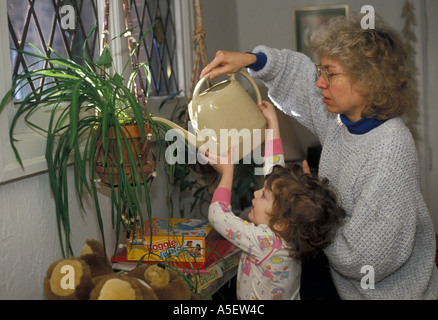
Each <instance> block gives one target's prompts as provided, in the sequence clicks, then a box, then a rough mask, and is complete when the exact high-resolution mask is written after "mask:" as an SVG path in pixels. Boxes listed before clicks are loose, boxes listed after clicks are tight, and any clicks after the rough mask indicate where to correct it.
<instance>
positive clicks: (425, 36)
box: [202, 0, 438, 233]
mask: <svg viewBox="0 0 438 320" xmlns="http://www.w3.org/2000/svg"><path fill="white" fill-rule="evenodd" d="M404 2H405V1H404V0H387V1H380V0H344V1H336V0H294V1H291V0H269V1H267V0H221V1H217V0H204V1H203V2H202V9H203V12H202V13H203V19H204V27H205V30H206V38H205V46H206V54H207V60H208V61H211V60H212V59H213V58H214V54H215V52H216V51H217V50H218V49H224V50H232V51H242V52H246V51H251V50H252V49H253V48H254V47H255V46H257V45H259V44H264V45H267V46H271V47H275V48H287V49H294V43H295V40H294V26H293V21H292V10H293V9H294V8H303V7H312V6H327V5H335V4H348V5H349V9H350V12H353V11H355V12H358V11H360V9H361V8H362V6H364V5H372V6H373V7H374V9H375V12H376V13H377V14H378V15H380V16H381V17H382V18H383V19H384V20H385V21H387V22H388V23H389V24H390V25H392V26H393V27H394V28H396V29H397V30H399V31H401V30H402V28H403V26H404V23H405V21H404V19H402V18H401V11H402V7H403V4H404ZM412 3H413V4H414V6H415V13H416V16H417V27H416V30H415V31H416V36H417V39H418V42H417V47H416V48H415V49H416V52H417V57H416V65H417V68H418V70H419V74H418V76H417V80H418V83H419V93H420V95H421V98H420V105H419V110H420V116H419V119H418V132H419V135H420V139H419V140H418V141H417V147H418V151H419V156H420V165H421V169H422V181H421V182H422V188H423V194H424V197H425V199H426V202H427V204H428V207H429V210H430V212H431V215H432V218H433V219H434V223H435V229H436V230H437V233H438V201H437V200H436V198H437V197H436V190H438V132H437V130H438V127H437V126H436V125H435V122H436V121H437V120H438V109H437V108H436V107H435V105H436V101H438V97H437V94H438V92H437V90H436V89H437V85H436V84H437V83H438V79H437V78H438V70H437V68H438V67H437V56H438V47H437V42H436V32H437V30H438V25H437V24H438V22H437V19H436V16H438V1H436V0H413V1H412ZM425 15H427V19H425V18H426V16H425ZM282 121H283V122H284V124H285V126H283V127H282V128H281V130H282V133H283V135H285V133H287V134H288V135H296V137H297V139H298V140H299V143H300V144H301V146H302V148H303V149H304V151H306V150H307V147H308V146H310V145H312V144H314V143H316V142H317V140H316V138H315V137H314V136H313V135H312V134H311V133H309V132H308V131H307V130H306V129H305V128H303V127H302V126H301V125H300V124H299V123H297V122H296V121H295V120H293V119H291V118H289V117H288V119H286V120H285V119H282ZM287 124H289V125H287ZM291 128H292V129H291Z"/></svg>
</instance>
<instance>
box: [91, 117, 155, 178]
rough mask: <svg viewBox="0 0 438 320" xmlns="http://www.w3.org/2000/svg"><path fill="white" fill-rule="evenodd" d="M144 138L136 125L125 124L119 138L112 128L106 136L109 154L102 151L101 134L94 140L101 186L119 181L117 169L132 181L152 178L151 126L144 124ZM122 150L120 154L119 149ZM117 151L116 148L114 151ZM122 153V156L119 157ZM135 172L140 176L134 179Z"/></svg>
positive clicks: (153, 159)
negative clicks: (95, 141)
mask: <svg viewBox="0 0 438 320" xmlns="http://www.w3.org/2000/svg"><path fill="white" fill-rule="evenodd" d="M144 128H145V133H146V137H143V138H142V136H141V132H140V130H139V127H138V125H128V126H123V127H121V129H122V130H121V132H120V134H119V137H116V134H115V132H114V130H111V131H110V133H109V135H108V154H107V155H106V154H105V150H104V149H105V148H104V144H103V142H102V139H101V136H99V138H98V141H97V149H96V162H95V172H96V174H97V176H98V178H99V179H100V180H99V182H100V183H101V184H103V185H106V186H110V185H111V181H113V185H114V186H117V185H118V183H119V178H118V175H119V170H120V169H121V170H123V171H124V172H123V174H126V176H127V177H128V179H129V182H130V183H131V184H132V183H134V181H137V182H141V183H146V182H148V181H149V180H150V179H151V178H152V174H153V173H154V172H155V170H156V160H155V155H154V153H153V151H152V149H151V148H150V146H151V139H150V137H151V136H152V134H153V128H152V127H151V126H145V127H144ZM119 149H121V150H122V153H120V152H119V151H118V150H119ZM115 150H117V151H115ZM120 155H123V157H122V158H121V159H118V158H117V157H120ZM134 175H138V177H139V178H140V179H134Z"/></svg>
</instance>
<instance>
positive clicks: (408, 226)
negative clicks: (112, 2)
mask: <svg viewBox="0 0 438 320" xmlns="http://www.w3.org/2000/svg"><path fill="white" fill-rule="evenodd" d="M360 21H361V16H357V17H356V18H353V19H351V20H347V19H345V18H336V19H332V20H331V21H329V22H328V23H327V24H325V25H324V26H323V27H321V28H319V29H318V30H317V31H316V32H315V33H314V34H313V36H312V45H313V47H314V49H315V50H316V52H317V53H318V54H319V57H320V64H319V65H317V66H315V65H314V64H313V63H312V62H311V60H310V59H309V58H308V57H306V56H305V55H303V54H300V53H297V52H292V51H290V50H277V49H272V48H267V47H265V46H258V47H256V48H255V50H254V52H253V53H237V52H224V51H218V53H217V55H216V57H215V59H214V60H213V61H212V62H211V63H210V64H209V65H208V66H207V67H206V68H205V69H204V70H203V73H202V74H201V76H204V75H205V74H207V73H208V72H210V71H212V70H214V71H213V72H212V74H211V77H212V78H214V77H216V76H218V75H220V74H224V73H230V72H235V71H237V70H239V69H240V68H243V67H249V72H250V74H251V76H253V77H255V78H259V79H261V80H263V81H264V83H265V84H266V86H267V88H268V90H269V96H270V98H271V100H272V101H273V102H274V103H275V105H276V106H277V107H278V108H279V109H281V110H282V111H283V112H285V113H286V114H288V115H290V116H293V117H295V118H296V119H297V120H298V121H299V122H300V123H302V124H303V125H304V126H306V127H307V128H308V129H309V130H311V131H312V132H313V133H314V134H315V135H316V136H317V137H318V139H319V141H320V143H321V145H322V147H323V149H322V154H321V159H320V164H319V175H320V177H323V178H328V179H329V181H330V182H331V184H332V186H333V187H334V188H335V190H336V192H337V194H338V197H339V200H340V202H341V205H342V207H343V208H344V209H345V211H346V219H345V223H344V226H343V227H341V228H340V229H339V231H338V234H337V236H336V238H335V240H334V242H333V243H332V244H331V245H330V246H328V247H327V248H326V249H325V251H324V252H325V254H326V256H327V258H328V259H329V263H330V269H331V274H332V278H333V282H334V283H335V286H336V288H337V291H338V294H339V296H340V297H341V298H342V299H437V298H438V271H437V268H436V265H435V259H434V257H435V250H436V244H435V236H434V229H433V225H432V221H431V218H430V215H429V212H428V210H427V208H426V205H425V202H424V200H423V197H422V195H421V192H420V183H419V180H420V173H419V166H418V159H417V153H416V148H415V143H414V140H413V138H412V135H411V133H410V132H409V130H408V128H407V127H406V126H405V125H404V123H403V121H402V120H401V119H400V116H401V115H402V114H404V113H405V112H407V111H408V110H409V108H411V107H413V106H414V101H415V100H414V99H415V95H414V94H413V91H412V88H411V87H410V85H409V74H408V73H407V70H406V56H407V54H406V49H405V47H404V45H403V41H402V40H401V38H400V36H399V35H398V34H397V33H396V32H395V31H393V30H392V29H391V28H389V27H388V26H387V25H385V24H384V23H383V22H382V21H380V20H379V19H376V22H375V29H362V28H361V26H360ZM315 81H316V83H315ZM315 84H316V85H315Z"/></svg>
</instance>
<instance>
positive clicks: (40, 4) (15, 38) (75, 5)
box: [7, 0, 99, 99]
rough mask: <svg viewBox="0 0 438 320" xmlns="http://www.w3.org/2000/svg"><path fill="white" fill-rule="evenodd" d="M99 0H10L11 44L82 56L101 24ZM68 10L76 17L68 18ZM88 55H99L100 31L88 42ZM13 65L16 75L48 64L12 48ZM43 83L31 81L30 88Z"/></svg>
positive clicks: (72, 56) (71, 56) (50, 55)
mask: <svg viewBox="0 0 438 320" xmlns="http://www.w3.org/2000/svg"><path fill="white" fill-rule="evenodd" d="M96 2H97V0H75V1H73V0H70V1H67V0H7V5H8V25H9V41H10V45H11V47H14V48H16V49H19V50H25V51H34V49H33V48H32V46H31V45H30V44H29V43H31V44H33V45H34V46H35V47H36V48H37V49H38V50H40V51H41V52H43V53H45V54H46V55H47V56H49V57H53V56H54V54H53V53H52V52H51V51H50V50H49V48H50V47H51V48H53V49H54V50H55V51H56V52H58V53H59V54H60V55H62V56H64V57H69V58H71V59H73V60H74V57H75V56H78V55H82V53H83V44H84V40H85V39H86V37H87V35H88V34H89V33H90V31H91V30H92V29H93V28H94V26H95V25H97V21H98V18H97V4H96ZM65 9H71V10H70V11H66V10H65ZM68 13H70V14H73V13H74V14H73V16H74V19H70V21H68V20H64V19H63V18H66V14H68ZM71 20H74V21H71ZM85 54H86V57H87V58H89V59H93V60H94V59H95V58H96V57H97V56H98V54H99V35H98V33H97V32H95V33H93V34H92V35H91V37H90V38H89V40H88V41H87V43H86V46H85ZM11 66H12V75H13V76H14V75H16V74H18V73H20V72H21V71H23V70H28V69H34V68H44V67H45V66H44V65H43V64H42V63H39V64H36V61H35V60H34V59H32V57H30V56H23V55H22V54H21V53H19V52H17V51H15V50H11ZM42 85H44V83H30V84H29V86H28V88H27V90H35V88H36V87H39V86H42ZM21 93H22V94H25V92H21ZM16 99H20V97H16Z"/></svg>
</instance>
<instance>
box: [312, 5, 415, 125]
mask: <svg viewBox="0 0 438 320" xmlns="http://www.w3.org/2000/svg"><path fill="white" fill-rule="evenodd" d="M362 17H363V15H360V14H358V15H353V16H352V18H351V19H347V18H345V17H337V18H333V19H330V20H329V21H328V22H327V23H325V24H323V25H321V26H320V27H319V28H318V29H317V30H316V31H315V32H314V33H313V34H312V36H311V45H312V48H313V49H314V50H315V51H316V53H317V54H318V56H319V57H320V58H322V57H327V58H330V59H333V60H336V61H338V62H339V63H341V65H342V66H343V68H344V71H345V73H347V75H348V76H349V77H350V79H351V80H352V81H353V83H356V84H358V85H359V90H360V92H361V93H362V94H363V95H364V96H365V97H366V100H367V105H366V107H365V109H364V110H363V112H362V117H364V118H376V119H378V120H387V119H390V118H394V117H398V116H401V115H403V114H404V113H406V112H408V111H409V110H410V109H411V108H413V107H415V105H416V103H417V95H416V92H415V90H414V86H413V82H412V81H411V80H412V79H411V76H412V75H411V74H410V72H409V69H408V68H407V55H408V52H407V49H406V46H405V44H404V41H403V40H402V38H401V36H400V35H399V33H398V32H397V31H395V30H394V29H392V28H391V27H389V26H388V25H386V24H385V23H384V22H383V21H382V20H381V19H380V18H379V17H378V16H377V15H376V17H375V28H374V29H364V28H362V26H361V20H362Z"/></svg>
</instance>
